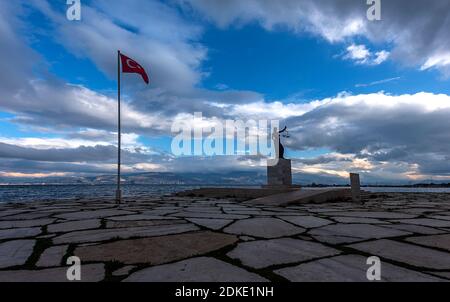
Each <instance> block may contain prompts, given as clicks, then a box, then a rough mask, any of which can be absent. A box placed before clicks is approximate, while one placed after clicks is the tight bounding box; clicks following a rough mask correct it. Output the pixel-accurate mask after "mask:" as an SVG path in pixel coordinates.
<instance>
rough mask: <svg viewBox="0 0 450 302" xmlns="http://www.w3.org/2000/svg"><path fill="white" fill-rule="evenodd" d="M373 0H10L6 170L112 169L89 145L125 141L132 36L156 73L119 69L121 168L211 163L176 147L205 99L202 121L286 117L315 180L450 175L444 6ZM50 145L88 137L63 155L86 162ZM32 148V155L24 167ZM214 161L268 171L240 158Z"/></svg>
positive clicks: (301, 161) (6, 15) (290, 151)
mask: <svg viewBox="0 0 450 302" xmlns="http://www.w3.org/2000/svg"><path fill="white" fill-rule="evenodd" d="M361 2H362V3H361ZM364 2H365V1H358V0H348V1H347V0H346V1H343V2H342V3H343V4H342V5H341V6H338V5H336V3H333V1H326V0H324V1H319V2H314V1H301V2H298V1H297V2H296V1H290V0H285V1H279V2H276V1H267V2H264V3H263V2H258V1H256V0H249V1H248V2H247V3H246V4H245V5H244V4H242V3H240V2H239V1H229V2H227V3H226V4H224V3H221V2H220V1H201V0H199V1H195V0H179V1H175V0H174V1H156V0H155V1H139V0H133V1H130V2H129V3H128V5H125V4H124V3H123V2H121V1H109V2H108V1H95V2H92V1H81V3H82V4H81V8H82V19H81V21H69V20H67V19H66V17H65V11H66V9H67V6H66V5H65V3H63V4H59V3H57V2H54V1H45V0H35V1H30V2H25V1H23V2H22V1H17V2H16V3H6V2H2V3H1V7H0V8H1V12H2V13H1V17H2V20H3V21H2V22H0V30H1V31H2V32H4V33H5V35H4V37H5V38H4V41H2V44H1V45H0V54H1V55H2V56H3V57H6V58H9V59H8V60H7V61H4V62H2V63H1V64H2V66H1V67H2V68H3V70H6V71H8V70H10V71H11V72H10V73H8V76H5V75H3V77H5V80H6V81H5V80H4V81H2V84H0V85H5V86H4V87H2V92H1V93H0V127H1V128H0V129H1V132H0V157H3V158H4V159H5V163H4V164H3V166H2V165H0V173H1V174H0V176H4V177H17V176H39V177H41V176H45V175H68V176H74V175H86V174H89V173H92V171H93V167H95V173H110V171H113V164H114V160H115V159H114V158H105V159H104V160H103V161H102V160H99V159H98V157H97V156H94V158H92V159H90V158H89V156H87V155H86V154H82V153H83V152H86V150H87V149H86V148H94V149H95V148H96V147H98V146H110V147H111V148H114V146H115V120H114V114H115V112H114V108H115V105H116V104H115V97H116V89H117V87H116V85H117V84H116V75H115V70H116V68H117V67H116V66H115V60H116V57H115V56H116V50H117V49H121V50H122V51H124V53H126V54H127V55H128V56H130V57H132V58H134V59H136V60H137V61H138V62H140V63H141V65H143V66H144V68H146V69H147V71H148V73H149V75H150V79H151V84H150V85H149V86H146V85H144V84H143V83H141V82H140V78H139V77H138V76H136V75H130V74H127V75H123V99H124V102H125V104H126V105H125V106H126V108H125V109H124V110H125V111H126V112H125V113H124V119H125V120H124V133H125V139H124V148H125V151H124V152H125V154H124V158H125V161H126V162H125V171H126V172H127V171H128V172H146V171H199V172H201V171H204V165H205V159H197V158H195V159H190V160H186V159H183V158H177V157H176V156H174V155H173V154H171V148H170V147H171V142H172V138H173V136H174V133H172V132H171V131H170V127H171V125H172V123H173V121H175V120H180V119H181V118H183V116H187V115H192V114H193V113H194V112H196V111H199V110H201V111H202V113H203V116H204V117H205V119H206V120H209V119H212V118H216V117H217V118H221V119H238V118H240V119H261V118H271V119H277V120H280V123H281V124H285V125H288V127H289V129H291V138H290V139H288V140H286V142H285V144H286V146H287V155H288V156H289V157H291V158H293V159H294V172H295V173H303V174H305V175H308V176H310V177H311V179H313V177H314V175H320V176H323V175H326V176H329V177H330V181H331V180H333V179H336V178H344V177H345V175H346V174H348V173H349V172H352V171H353V172H355V171H357V172H360V173H362V174H363V175H364V177H365V178H366V179H367V181H383V180H385V181H386V182H388V181H389V182H392V181H396V180H398V181H411V180H421V179H429V178H433V179H442V180H447V179H448V178H449V176H450V166H449V167H448V171H447V167H444V168H442V165H439V162H441V161H442V160H446V158H447V156H448V153H447V151H449V150H450V146H448V143H446V142H444V141H443V140H445V139H447V137H446V134H445V133H447V132H448V131H446V130H445V129H446V126H447V125H448V121H447V120H448V119H446V118H444V116H445V113H447V112H448V111H449V110H450V102H449V101H450V96H449V95H450V85H449V84H450V81H449V75H450V52H448V51H447V49H449V48H448V47H446V46H449V45H450V41H449V38H448V28H450V27H448V26H446V25H448V24H447V23H448V22H449V21H448V20H450V19H449V18H447V17H448V14H449V11H448V10H446V9H445V8H446V7H447V6H448V5H447V4H446V2H445V1H438V0H436V1H433V4H432V5H429V6H428V7H426V8H424V9H422V10H417V11H416V12H413V13H412V14H411V15H410V16H404V15H402V11H401V10H399V6H401V5H402V3H401V2H402V1H399V3H397V4H392V3H389V4H386V5H385V6H383V11H382V16H383V19H382V21H374V22H370V21H368V20H367V19H366V16H365V9H366V8H367V7H366V6H365V4H364ZM403 2H404V1H403ZM418 3H419V4H418V5H419V6H420V5H422V4H420V2H418ZM403 4H405V5H406V2H404V3H403ZM294 8H295V9H294ZM330 12H334V13H333V14H331V15H330ZM433 16H434V17H433ZM427 17H428V19H427ZM431 18H435V20H442V22H434V23H433V22H431V20H432V19H431ZM402 20H403V21H402ZM445 20H447V21H445ZM402 22H403V23H402ZM406 23H408V24H409V27H408V28H406V27H405V26H404V24H406ZM384 33H385V34H384ZM412 33H414V34H415V35H412ZM430 33H432V34H430ZM6 77H7V78H6ZM2 79H3V78H2ZM389 127H391V128H389ZM392 127H395V129H393V128H392ZM389 129H391V130H389ZM436 129H438V131H436ZM411 131H414V132H415V133H417V135H416V136H411V135H409V134H410V132H411ZM429 144H436V146H435V147H426V146H428V145H429ZM14 148H17V150H19V151H20V152H19V151H17V152H13V151H11V150H15V149H14ZM94 149H93V150H94ZM39 150H57V151H58V150H59V151H60V152H61V153H62V154H64V152H69V151H70V152H72V153H71V154H73V152H74V151H77V150H78V151H79V154H78V153H77V154H78V157H77V156H75V158H73V159H68V160H67V162H66V163H65V164H67V165H76V166H77V167H79V171H78V172H73V169H72V168H71V169H70V171H69V170H67V171H65V170H64V168H57V165H56V164H55V163H54V161H53V160H52V158H42V157H37V156H36V155H35V153H36V152H37V151H39ZM78 151H77V152H78ZM24 160H26V161H30V165H29V168H27V166H26V165H21V166H20V168H18V165H17V162H19V161H21V163H22V162H23V161H24ZM243 162H244V163H246V165H244V164H243ZM249 162H251V164H248V163H249ZM211 163H213V164H217V165H218V169H219V170H224V169H227V170H228V169H232V170H242V169H263V164H262V163H261V162H258V161H257V160H254V162H252V159H249V161H243V160H242V159H241V158H240V157H239V156H234V157H233V156H232V157H227V158H226V159H224V158H223V157H220V158H219V159H217V158H216V157H211V158H208V159H206V165H210V164H211ZM37 164H40V167H41V168H40V169H39V171H36V169H35V168H34V167H36V166H37ZM60 166H61V165H58V167H60ZM438 167H440V168H438Z"/></svg>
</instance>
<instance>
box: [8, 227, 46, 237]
mask: <svg viewBox="0 0 450 302" xmlns="http://www.w3.org/2000/svg"><path fill="white" fill-rule="evenodd" d="M40 233H41V228H18V229H5V230H0V240H4V239H15V238H26V237H33V236H36V235H38V234H40Z"/></svg>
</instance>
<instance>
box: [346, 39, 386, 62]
mask: <svg viewBox="0 0 450 302" xmlns="http://www.w3.org/2000/svg"><path fill="white" fill-rule="evenodd" d="M346 50H347V53H346V54H345V55H344V56H343V58H344V59H348V60H353V61H355V62H356V64H361V65H379V64H381V63H383V62H384V61H386V60H387V59H388V58H389V55H390V53H389V52H388V51H386V50H381V51H378V52H375V53H373V52H371V51H370V50H369V49H367V47H366V46H365V45H356V44H351V45H350V46H348V47H347V49H346Z"/></svg>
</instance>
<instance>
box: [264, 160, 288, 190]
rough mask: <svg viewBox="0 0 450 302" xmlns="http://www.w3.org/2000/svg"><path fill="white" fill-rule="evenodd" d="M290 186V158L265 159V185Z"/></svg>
mask: <svg viewBox="0 0 450 302" xmlns="http://www.w3.org/2000/svg"><path fill="white" fill-rule="evenodd" d="M278 186H282V187H292V172H291V160H290V159H284V158H279V159H270V160H268V161H267V187H278Z"/></svg>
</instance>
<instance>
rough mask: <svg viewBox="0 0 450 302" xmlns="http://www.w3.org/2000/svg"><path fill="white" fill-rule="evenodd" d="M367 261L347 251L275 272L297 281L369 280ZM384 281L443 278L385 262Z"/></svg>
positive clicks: (420, 280)
mask: <svg viewBox="0 0 450 302" xmlns="http://www.w3.org/2000/svg"><path fill="white" fill-rule="evenodd" d="M366 261H367V258H366V257H362V256H359V255H343V256H336V257H331V258H325V259H320V260H315V261H312V262H308V263H303V264H300V265H297V266H294V267H287V268H283V269H279V270H275V273H277V274H279V275H280V276H283V277H284V278H286V279H288V280H289V281H293V282H369V280H368V279H367V276H366V274H367V269H368V268H369V267H370V265H367V264H366ZM381 281H391V282H431V281H442V280H441V279H439V278H436V277H433V276H431V275H427V274H423V273H420V272H416V271H413V270H409V269H406V268H402V267H399V266H395V265H392V264H389V263H386V262H381ZM370 282H373V281H370Z"/></svg>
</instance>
